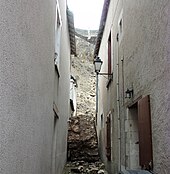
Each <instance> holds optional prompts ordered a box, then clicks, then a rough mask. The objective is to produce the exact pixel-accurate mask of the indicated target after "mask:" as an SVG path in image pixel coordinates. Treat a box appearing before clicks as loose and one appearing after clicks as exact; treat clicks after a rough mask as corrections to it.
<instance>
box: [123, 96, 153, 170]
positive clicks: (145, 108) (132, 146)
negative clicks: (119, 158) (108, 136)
mask: <svg viewBox="0 0 170 174" xmlns="http://www.w3.org/2000/svg"><path fill="white" fill-rule="evenodd" d="M125 125H126V129H125V134H126V167H127V168H129V169H144V170H152V168H153V155H152V130H151V114H150V97H149V96H145V97H143V98H141V99H140V100H138V101H137V102H135V103H134V104H133V105H131V106H130V107H128V108H127V120H126V121H125Z"/></svg>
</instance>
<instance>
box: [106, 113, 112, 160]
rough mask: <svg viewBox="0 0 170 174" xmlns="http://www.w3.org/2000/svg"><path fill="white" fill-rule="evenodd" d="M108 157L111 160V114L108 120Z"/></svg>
mask: <svg viewBox="0 0 170 174" xmlns="http://www.w3.org/2000/svg"><path fill="white" fill-rule="evenodd" d="M106 157H107V159H108V160H109V161H111V121H110V114H109V115H108V116H107V121H106Z"/></svg>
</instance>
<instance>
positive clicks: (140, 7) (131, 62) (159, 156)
mask: <svg viewBox="0 0 170 174" xmlns="http://www.w3.org/2000/svg"><path fill="white" fill-rule="evenodd" d="M169 7H170V2H169V1H168V0H161V1H157V0H156V1H154V2H153V1H147V0H145V1H136V0H133V1H130V0H129V1H121V0H119V1H113V0H112V1H111V2H110V7H109V12H108V17H107V21H106V24H105V30H104V34H103V39H102V42H101V47H100V51H99V57H100V58H101V59H103V60H104V61H105V63H104V64H103V67H102V72H107V40H108V36H109V33H110V31H111V32H112V43H113V46H112V49H113V50H112V59H113V63H114V65H113V82H112V83H111V85H110V88H109V90H108V89H107V88H105V85H106V79H105V78H103V77H100V80H99V81H100V82H99V83H100V97H99V98H100V101H99V104H100V106H99V108H100V110H99V115H101V114H102V113H104V115H105V116H106V115H107V113H108V111H109V110H114V112H113V122H112V124H113V137H112V138H113V149H112V152H113V163H112V164H111V165H112V167H113V170H112V172H117V170H118V169H119V160H121V167H122V168H125V167H126V160H125V154H126V147H125V144H126V143H125V118H126V117H127V113H126V110H127V106H128V105H129V104H132V102H133V100H135V99H137V98H138V97H139V96H145V95H150V98H151V101H150V102H151V119H152V140H153V160H154V161H153V163H154V172H156V173H162V174H164V173H169V172H170V167H169V162H170V161H169V156H170V151H169V145H168V144H169V136H168V135H169V134H170V132H169V126H168V125H169V120H170V117H169V109H168V108H169V96H170V95H169V90H168V89H169V87H170V76H169V72H170V61H169V60H170V54H169V51H168V50H169V49H170V44H169V38H170V33H169V31H170V30H169V28H170V27H169V26H170V25H169V24H170V21H169V19H170V16H169V14H170V13H169ZM122 11H123V15H122V17H123V36H122V39H121V40H119V43H118V42H117V41H116V35H117V33H118V32H119V29H118V21H119V19H120V15H121V12H122ZM117 70H118V71H117ZM117 82H119V83H118V89H119V90H118V91H117V89H116V88H117V87H116V86H117ZM132 86H133V88H134V98H133V100H132V99H125V98H124V97H125V96H124V94H125V90H126V89H127V88H130V87H132ZM118 94H119V95H118ZM117 99H119V102H117V101H116V100H117ZM117 104H119V109H120V121H121V128H120V129H119V127H118V125H119V122H118V117H119V113H118V111H119V110H118V107H117V106H118V105H117ZM99 121H100V120H99ZM99 125H100V124H99ZM119 135H120V137H121V149H119V140H118V137H119ZM119 150H120V154H121V159H120V158H119ZM104 151H105V150H104V145H103V154H104ZM104 156H105V155H103V158H104ZM104 159H105V158H104ZM105 163H107V161H106V159H105ZM108 164H109V163H108Z"/></svg>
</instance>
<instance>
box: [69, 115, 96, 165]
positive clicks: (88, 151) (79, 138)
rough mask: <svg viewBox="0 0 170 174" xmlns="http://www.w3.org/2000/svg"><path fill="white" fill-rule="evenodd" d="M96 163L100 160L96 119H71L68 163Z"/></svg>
mask: <svg viewBox="0 0 170 174" xmlns="http://www.w3.org/2000/svg"><path fill="white" fill-rule="evenodd" d="M82 160H83V161H85V162H95V161H98V160H99V153H98V142H97V135H96V130H95V123H94V118H92V117H89V116H85V115H80V116H77V117H71V118H70V120H69V129H68V161H82Z"/></svg>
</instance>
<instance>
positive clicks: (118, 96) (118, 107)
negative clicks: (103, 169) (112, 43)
mask: <svg viewBox="0 0 170 174" xmlns="http://www.w3.org/2000/svg"><path fill="white" fill-rule="evenodd" d="M117 43H118V48H117V52H118V53H117V64H116V67H117V77H116V84H117V85H116V86H117V116H118V120H117V123H118V157H119V159H118V171H119V172H120V171H121V122H120V92H119V33H117Z"/></svg>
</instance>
